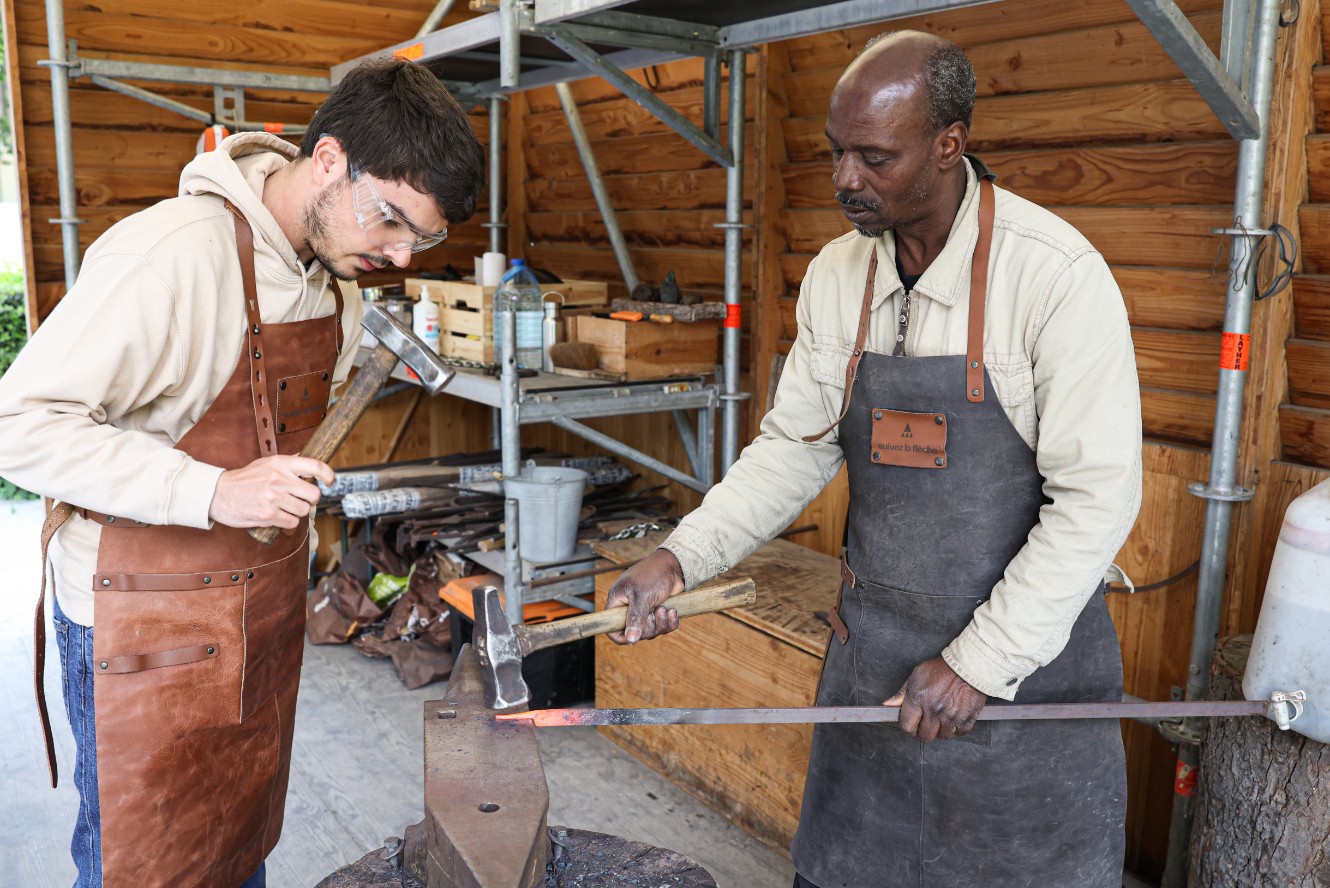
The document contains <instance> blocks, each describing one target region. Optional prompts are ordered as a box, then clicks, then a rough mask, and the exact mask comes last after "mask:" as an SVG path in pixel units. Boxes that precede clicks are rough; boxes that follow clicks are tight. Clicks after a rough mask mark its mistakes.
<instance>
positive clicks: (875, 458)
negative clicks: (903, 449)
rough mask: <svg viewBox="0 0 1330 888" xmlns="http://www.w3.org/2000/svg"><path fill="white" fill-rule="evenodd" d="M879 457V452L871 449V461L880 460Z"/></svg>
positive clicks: (880, 455) (880, 456)
mask: <svg viewBox="0 0 1330 888" xmlns="http://www.w3.org/2000/svg"><path fill="white" fill-rule="evenodd" d="M881 458H882V454H880V453H878V452H877V451H876V450H874V451H873V462H877V461H878V460H880V459H881Z"/></svg>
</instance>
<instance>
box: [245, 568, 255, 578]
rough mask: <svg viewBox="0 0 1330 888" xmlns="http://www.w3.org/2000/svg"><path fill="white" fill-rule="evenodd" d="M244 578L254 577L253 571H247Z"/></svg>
mask: <svg viewBox="0 0 1330 888" xmlns="http://www.w3.org/2000/svg"><path fill="white" fill-rule="evenodd" d="M245 579H248V580H252V579H254V571H252V570H251V571H250V572H249V573H247V574H245Z"/></svg>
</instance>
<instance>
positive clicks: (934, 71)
mask: <svg viewBox="0 0 1330 888" xmlns="http://www.w3.org/2000/svg"><path fill="white" fill-rule="evenodd" d="M901 33H905V32H902V31H887V32H886V33H884V34H879V35H877V36H876V37H874V38H873V39H872V40H869V41H868V42H867V43H865V44H864V49H863V51H864V52H866V51H867V50H868V49H869V48H870V47H872V46H873V45H874V44H876V43H878V42H879V41H881V40H883V39H885V38H887V37H890V36H892V35H893V34H901ZM923 82H924V89H925V90H927V92H928V123H929V126H931V127H932V130H933V132H938V131H939V130H942V129H945V128H946V127H949V126H951V125H952V124H953V123H963V124H965V126H966V128H967V129H968V128H969V126H970V117H971V116H972V115H973V114H974V89H975V79H974V66H973V65H971V64H970V60H969V59H968V58H966V57H965V53H964V51H962V50H961V48H960V47H959V46H957V45H956V44H954V43H951V42H949V41H948V42H943V43H940V44H938V46H937V47H936V48H935V49H933V51H932V52H930V53H929V54H928V56H927V57H926V58H925V59H924V70H923Z"/></svg>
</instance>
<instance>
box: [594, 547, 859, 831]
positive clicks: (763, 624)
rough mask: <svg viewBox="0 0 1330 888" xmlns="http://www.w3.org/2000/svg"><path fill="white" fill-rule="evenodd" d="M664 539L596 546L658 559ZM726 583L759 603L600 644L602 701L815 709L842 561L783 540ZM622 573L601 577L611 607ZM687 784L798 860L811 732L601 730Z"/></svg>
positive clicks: (771, 728) (782, 728) (611, 556)
mask: <svg viewBox="0 0 1330 888" xmlns="http://www.w3.org/2000/svg"><path fill="white" fill-rule="evenodd" d="M663 539H664V534H655V535H648V536H647V537H645V538H643V539H636V540H616V541H612V542H611V541H607V542H602V543H596V544H594V546H593V548H594V549H595V551H596V553H597V554H599V555H601V556H602V557H605V558H607V559H608V560H609V561H610V562H619V563H622V562H625V561H631V560H633V559H635V558H639V557H641V556H644V555H647V554H649V553H650V552H651V551H652V550H654V549H655V547H656V546H658V545H659V544H660V543H661V542H662V541H663ZM724 576H725V578H730V577H739V576H750V577H752V578H753V581H754V583H755V584H756V585H757V601H755V602H754V603H753V604H751V605H748V606H746V607H738V608H731V609H730V610H727V611H724V612H723V613H717V614H703V615H701V616H696V617H688V618H687V619H685V620H684V621H683V625H682V626H681V627H680V629H679V631H678V632H674V633H671V634H670V635H668V636H666V637H664V638H660V639H655V640H653V641H649V642H642V643H641V644H638V645H636V646H634V647H620V646H618V645H616V644H614V643H612V642H610V641H609V640H607V639H606V638H605V637H604V636H601V637H600V638H597V639H596V705H597V706H600V707H620V706H623V707H636V706H682V707H699V706H701V707H705V706H810V705H812V703H813V697H814V693H815V691H816V688H817V680H818V676H819V675H820V674H821V671H822V656H823V652H824V651H825V649H826V644H827V638H828V636H829V634H830V629H829V628H828V627H827V624H826V623H825V622H824V621H823V620H822V619H821V618H820V617H819V616H817V614H816V612H818V611H822V612H825V611H827V610H829V609H830V608H831V606H832V605H833V604H834V603H835V601H836V590H837V587H838V586H839V584H840V562H839V561H838V560H837V559H835V558H832V557H830V556H828V555H823V554H821V553H818V552H814V551H812V550H811V549H806V548H804V547H803V546H799V545H796V544H795V543H791V542H789V541H786V540H773V541H772V542H770V543H768V544H767V545H766V546H764V547H762V548H761V549H758V550H757V551H756V552H754V553H753V554H752V555H750V556H748V558H746V559H744V560H743V561H742V562H741V563H740V564H739V565H737V566H736V567H735V568H734V569H733V570H732V571H730V573H728V574H725V575H724ZM618 577H619V574H617V573H607V574H602V575H601V576H598V577H596V607H597V609H600V608H603V607H604V606H605V597H606V595H607V593H608V591H609V587H610V586H611V585H613V583H614V581H615V580H616V579H618ZM601 731H603V732H604V733H605V734H607V735H608V736H609V737H610V739H612V740H613V741H614V742H615V743H618V744H619V745H620V746H623V747H624V748H626V749H627V750H628V751H629V752H631V753H633V755H635V756H637V757H638V758H639V759H641V760H642V761H643V762H645V763H646V764H648V765H650V766H651V767H652V768H654V769H655V770H657V771H659V772H660V773H661V774H663V775H664V776H666V777H668V778H669V779H670V780H672V781H673V782H674V783H675V784H677V785H678V786H680V787H682V788H684V789H686V790H687V791H688V792H690V793H692V794H693V795H695V796H697V797H698V798H700V799H701V800H702V801H704V802H706V803H707V804H708V805H710V806H711V807H712V808H715V809H716V810H717V811H720V812H721V813H723V814H724V815H725V816H726V818H728V819H729V820H730V821H731V822H732V823H735V824H737V825H739V826H740V827H742V828H743V829H745V830H747V831H748V832H749V833H750V834H752V835H753V836H756V837H757V838H758V839H760V840H762V841H763V842H766V843H767V844H769V845H771V846H772V847H774V848H776V849H777V850H779V851H781V852H782V853H786V849H787V848H788V847H789V843H790V839H791V838H792V837H793V835H794V829H795V826H796V825H797V824H798V822H799V806H800V803H801V802H802V799H803V787H804V776H805V773H806V771H807V769H808V754H809V748H810V746H811V743H812V737H813V730H812V726H811V725H707V726H698V725H674V726H643V727H631V728H628V727H621V728H601Z"/></svg>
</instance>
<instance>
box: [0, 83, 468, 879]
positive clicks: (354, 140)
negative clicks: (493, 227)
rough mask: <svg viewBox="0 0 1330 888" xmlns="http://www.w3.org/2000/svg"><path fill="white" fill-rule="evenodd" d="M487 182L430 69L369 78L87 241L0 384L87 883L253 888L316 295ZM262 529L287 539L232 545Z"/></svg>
mask: <svg viewBox="0 0 1330 888" xmlns="http://www.w3.org/2000/svg"><path fill="white" fill-rule="evenodd" d="M483 178H484V157H483V152H482V150H481V148H480V146H479V144H478V143H477V141H476V139H475V136H474V135H473V133H472V131H471V126H470V123H469V122H468V120H467V115H466V112H465V111H464V110H463V109H462V108H461V107H460V106H459V105H458V104H457V102H456V101H454V100H453V98H452V97H451V96H450V95H449V94H448V92H447V91H446V90H445V89H444V88H443V87H442V85H441V84H440V83H439V82H438V80H437V79H436V78H435V77H434V76H433V75H431V74H430V73H429V72H428V71H426V70H425V69H423V68H419V67H416V66H414V65H412V64H411V63H409V62H403V61H385V62H377V63H371V64H367V65H365V66H362V67H360V68H358V69H357V70H355V71H353V72H352V73H351V74H349V75H348V76H347V77H346V78H345V79H344V80H343V81H342V82H341V83H340V84H339V85H338V86H337V88H336V89H335V90H334V91H333V92H332V94H331V95H329V96H328V99H327V100H326V101H325V102H324V104H323V105H322V106H321V107H320V108H319V110H318V112H317V113H316V114H315V115H314V119H313V121H312V122H311V124H310V128H309V132H308V134H307V135H306V136H305V139H304V141H303V142H302V144H301V146H300V149H299V151H297V149H295V148H293V147H292V146H290V145H289V144H287V143H286V142H284V141H282V140H281V139H279V138H277V137H276V136H272V135H268V134H265V133H246V134H242V135H236V136H232V137H231V138H228V139H226V140H225V141H224V142H222V143H221V145H220V146H219V147H218V148H217V149H216V150H215V151H212V152H210V153H208V154H205V155H201V156H199V157H198V158H196V159H195V160H194V161H193V162H191V163H190V164H189V165H188V166H187V167H186V168H185V170H184V172H183V174H182V176H181V180H180V194H179V196H178V197H175V198H173V199H170V200H166V201H163V202H161V203H159V204H157V205H156V206H154V207H152V208H150V209H148V210H144V211H143V212H141V213H137V214H135V215H134V216H131V217H129V218H128V219H125V220H124V221H122V222H120V223H118V224H117V225H115V226H114V227H113V228H111V229H110V230H109V231H108V232H107V233H106V234H105V235H103V236H102V237H101V238H99V239H98V240H97V241H96V242H95V243H94V244H93V245H92V246H91V247H90V248H89V249H88V252H87V256H86V258H85V260H84V263H83V269H82V272H81V275H80V277H79V280H78V283H77V284H75V286H74V287H72V288H71V289H70V291H69V293H68V294H67V295H66V296H65V298H64V299H63V300H61V302H60V304H59V305H58V306H57V307H56V308H55V309H54V311H52V313H51V315H50V317H49V318H48V319H47V320H46V322H45V323H43V324H42V326H41V328H40V329H39V330H38V331H37V332H36V334H35V335H34V336H33V338H32V340H31V342H30V343H29V344H28V346H27V347H26V348H25V349H24V350H23V352H22V354H20V355H19V357H18V359H17V360H16V361H15V362H14V364H13V366H12V367H11V368H10V370H9V372H8V373H6V374H5V376H4V378H3V380H0V474H3V475H4V476H5V477H7V478H9V479H11V480H13V481H14V482H15V483H17V484H20V485H22V486H24V487H26V488H28V489H30V490H34V491H37V492H39V493H42V494H45V495H46V496H49V497H52V498H54V499H55V500H57V501H59V503H60V505H58V506H57V507H56V509H55V510H53V512H52V516H51V517H50V518H48V520H47V526H46V528H45V529H44V533H43V544H44V546H45V543H46V542H47V540H48V539H49V542H50V546H49V555H50V563H51V567H52V576H53V578H54V585H55V608H54V610H55V616H54V622H55V628H56V632H57V636H58V641H59V648H60V656H61V666H62V669H63V670H64V673H65V694H66V699H65V706H66V711H67V713H68V716H69V721H70V725H71V727H72V728H73V731H74V738H75V744H76V748H77V758H76V761H75V766H74V780H75V782H76V783H77V784H78V789H79V796H80V808H79V816H78V821H77V825H76V826H75V830H74V839H73V844H72V851H73V855H74V860H75V862H76V864H77V867H78V871H79V876H78V881H77V883H76V886H77V888H97V886H101V885H103V884H104V885H105V886H107V888H115V886H127V885H129V886H133V888H149V886H193V885H197V886H219V888H225V886H235V885H240V884H242V883H243V884H244V885H246V886H261V885H263V883H264V876H263V861H264V859H265V858H266V856H267V855H268V853H269V852H270V851H271V850H272V848H273V846H274V845H275V844H276V842H277V838H278V835H279V834H280V831H281V824H282V813H283V806H284V801H285V796H286V781H287V775H288V771H289V764H290V752H291V737H292V725H293V716H294V714H295V696H296V689H297V685H298V683H299V672H300V661H301V652H302V649H303V648H302V642H303V624H304V597H305V589H306V583H307V579H308V565H309V543H308V531H307V528H308V525H309V515H310V510H311V508H312V506H313V505H314V504H315V503H316V502H317V501H318V499H319V491H318V488H317V487H316V486H315V485H314V484H312V483H310V482H309V481H307V480H304V479H305V478H310V477H312V478H317V479H319V480H321V481H324V482H331V481H332V480H333V472H332V470H331V469H330V468H329V467H328V466H327V465H326V464H324V463H322V462H319V461H316V460H311V459H305V458H302V457H299V456H296V455H295V454H296V453H298V451H299V449H300V447H301V446H302V445H303V444H304V443H305V441H307V440H308V439H309V438H310V436H311V435H312V434H313V433H314V430H315V429H316V428H317V427H318V425H319V423H320V421H321V420H322V418H323V416H324V415H325V414H326V411H327V405H328V396H329V393H330V390H331V388H332V387H333V386H334V385H336V384H338V383H339V382H340V381H342V380H343V379H344V378H345V377H346V375H347V372H348V371H349V369H350V367H351V365H352V360H353V357H354V352H355V346H356V343H357V342H358V341H359V338H360V330H359V308H360V306H359V304H358V301H356V300H351V301H349V302H347V303H346V304H343V300H342V297H341V293H340V291H339V290H338V289H337V288H336V287H335V285H333V282H332V278H334V277H336V278H338V279H340V280H347V281H349V280H354V279H355V278H357V277H359V276H360V275H361V274H364V273H365V272H367V271H370V270H372V269H374V268H382V267H384V266H386V265H387V264H389V263H392V264H394V265H396V266H398V267H405V266H406V265H407V263H408V262H409V261H410V259H411V254H412V253H414V252H419V251H421V250H424V249H427V248H429V247H431V246H434V245H435V244H437V243H439V242H440V241H442V240H443V239H444V238H445V237H446V236H447V233H448V226H449V225H450V224H456V223H459V222H462V221H464V220H466V219H467V218H469V217H470V216H471V215H472V213H473V212H474V210H475V203H476V198H477V195H478V193H479V191H480V188H481V186H482V183H483ZM66 504H67V505H66ZM71 512H72V514H71ZM271 525H276V526H279V527H282V528H286V529H288V530H292V531H295V532H292V533H288V534H285V535H283V536H281V537H279V538H278V540H277V542H276V543H275V544H274V545H272V546H270V547H269V546H264V545H261V544H259V543H257V542H255V541H254V540H253V539H252V538H251V537H249V535H248V534H247V532H246V528H252V527H264V526H271ZM41 625H42V621H41V605H40V603H39V606H38V627H39V630H38V631H39V634H40V633H41V631H42V630H41V628H40V627H41ZM94 626H95V627H96V628H95V631H94ZM41 651H42V645H41V642H40V640H39V642H38V645H37V655H38V658H39V669H40V657H41ZM40 688H41V682H40V678H39V680H38V689H39V694H40ZM94 701H95V702H94ZM41 709H42V715H43V720H44V721H45V718H46V715H45V705H44V702H43V703H42V705H41ZM44 727H46V731H47V743H48V754H49V752H50V749H49V748H50V729H49V726H47V725H44ZM51 763H52V777H53V779H54V775H55V771H54V758H53V757H52V759H51Z"/></svg>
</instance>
